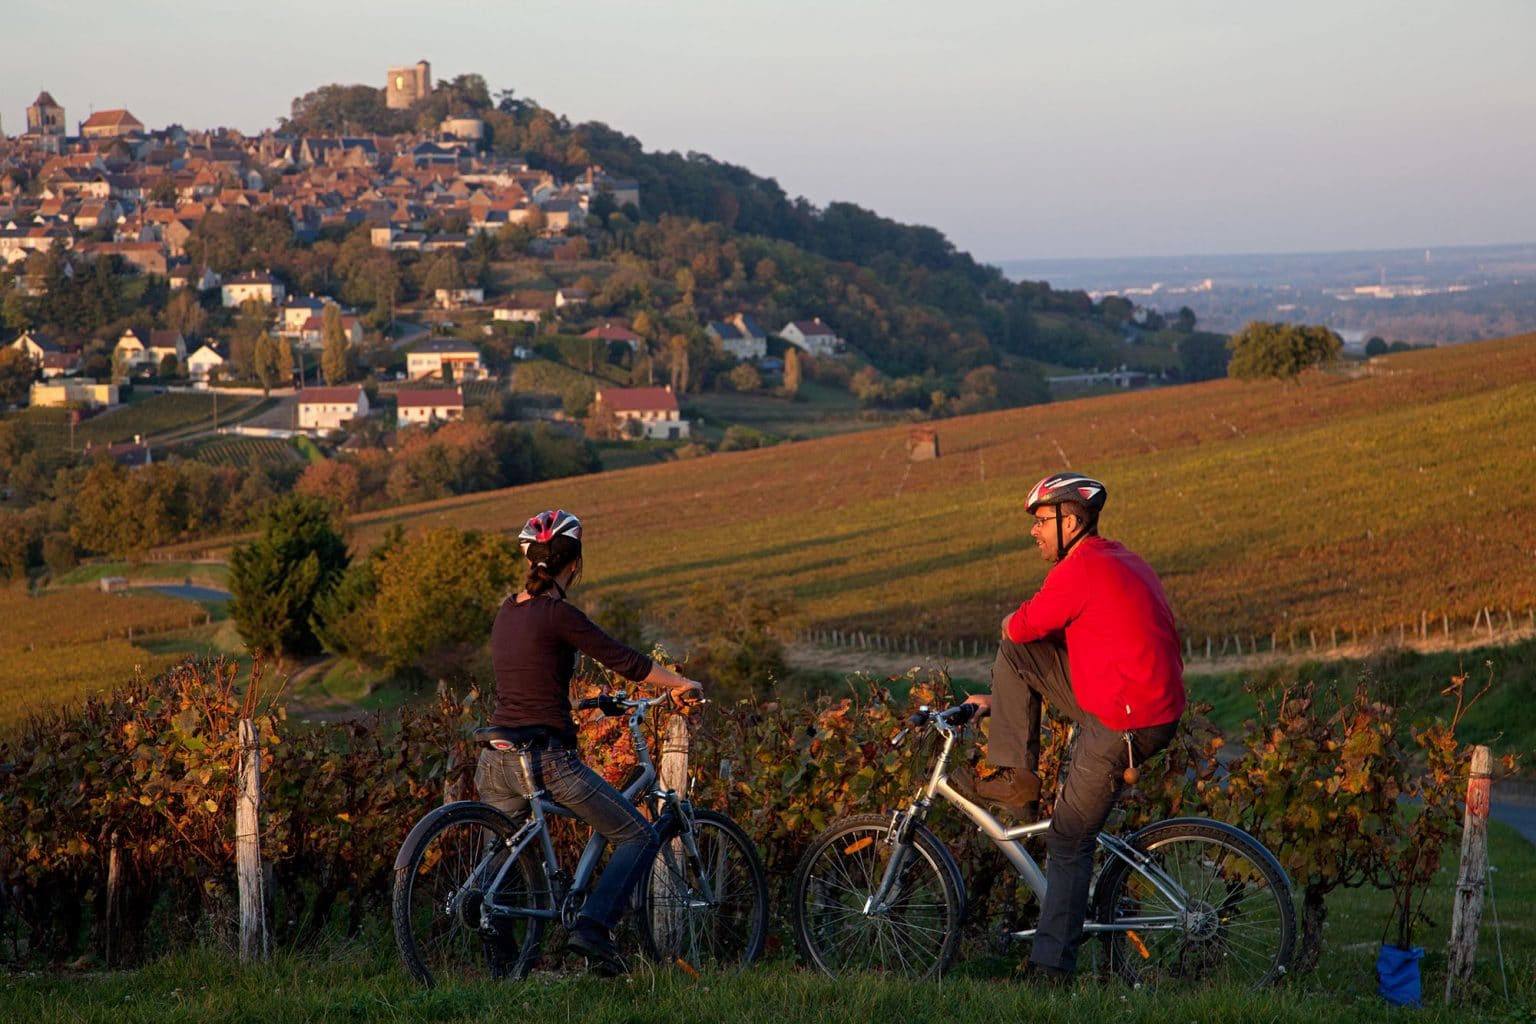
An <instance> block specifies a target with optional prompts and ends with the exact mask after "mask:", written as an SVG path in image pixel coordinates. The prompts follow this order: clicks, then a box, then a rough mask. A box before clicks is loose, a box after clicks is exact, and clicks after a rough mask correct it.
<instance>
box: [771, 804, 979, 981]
mask: <svg viewBox="0 0 1536 1024" xmlns="http://www.w3.org/2000/svg"><path fill="white" fill-rule="evenodd" d="M898 856H899V857H900V858H901V861H900V863H899V864H898V865H897V870H896V874H895V877H894V878H893V879H891V884H890V885H889V887H888V889H887V891H886V892H885V893H884V894H883V897H882V899H881V900H880V902H879V904H878V905H875V904H874V899H875V897H876V895H877V893H878V892H879V890H880V886H881V883H882V881H884V880H885V879H886V875H887V873H888V872H889V868H890V864H891V858H892V857H898ZM794 915H795V941H796V943H797V944H798V945H799V947H800V953H801V955H802V956H803V957H805V958H806V959H807V960H809V961H810V962H811V963H813V964H815V965H816V967H817V968H819V969H820V970H822V971H824V972H826V973H827V974H830V975H833V976H834V977H835V976H837V975H841V974H847V973H849V972H853V971H871V970H872V971H886V972H889V973H893V974H902V975H906V976H908V977H913V978H925V977H935V978H936V977H938V976H939V975H941V974H943V973H944V972H945V971H946V970H948V969H949V967H950V965H951V964H952V963H953V962H954V959H955V953H956V950H957V949H958V948H959V944H960V925H961V922H962V920H963V919H964V917H965V884H964V882H963V881H962V880H961V878H960V869H959V867H958V866H957V865H956V864H955V861H954V858H953V857H951V856H950V854H949V851H948V850H947V849H945V848H944V844H943V843H940V842H939V840H938V839H937V838H936V837H935V836H934V834H933V833H932V832H930V831H928V829H926V828H924V827H922V826H917V827H915V828H913V829H912V830H911V841H910V842H909V843H907V844H905V845H902V846H897V845H894V844H893V843H892V841H891V821H890V819H889V818H886V817H883V816H881V815H878V814H864V815H858V816H856V817H852V818H845V819H843V820H842V821H839V822H834V823H833V825H832V826H831V827H830V828H828V829H827V831H825V832H823V833H822V834H821V836H820V837H819V838H818V839H817V840H816V841H815V842H813V843H812V844H811V847H810V849H809V850H807V851H806V854H805V857H804V859H803V860H802V861H801V862H800V867H799V870H798V871H796V873H795V887H794Z"/></svg>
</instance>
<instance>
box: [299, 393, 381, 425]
mask: <svg viewBox="0 0 1536 1024" xmlns="http://www.w3.org/2000/svg"><path fill="white" fill-rule="evenodd" d="M367 415H368V393H367V392H366V391H364V390H363V389H362V388H360V387H341V388H305V389H304V390H303V391H300V392H299V429H300V430H339V429H341V428H342V427H343V426H345V425H346V424H347V423H350V422H351V421H352V420H355V419H361V418H362V417H364V416H367Z"/></svg>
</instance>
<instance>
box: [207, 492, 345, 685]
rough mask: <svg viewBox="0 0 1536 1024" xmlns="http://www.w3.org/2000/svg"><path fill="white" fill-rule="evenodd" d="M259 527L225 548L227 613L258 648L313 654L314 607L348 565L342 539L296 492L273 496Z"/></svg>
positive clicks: (320, 510)
mask: <svg viewBox="0 0 1536 1024" xmlns="http://www.w3.org/2000/svg"><path fill="white" fill-rule="evenodd" d="M260 530H261V536H259V537H258V538H257V539H256V540H254V541H252V542H251V543H250V544H247V545H245V546H243V547H237V548H235V549H234V551H233V552H231V554H230V560H229V565H230V571H229V589H230V594H231V595H232V597H231V600H230V606H229V612H230V617H231V618H233V619H234V622H235V626H236V627H237V628H238V629H239V631H240V636H241V638H243V639H244V640H245V642H246V645H247V646H248V647H250V649H251V650H252V651H254V652H256V653H258V654H263V655H271V656H275V657H279V658H282V657H287V656H289V655H305V654H315V653H318V652H319V650H320V642H319V639H318V638H317V637H316V635H315V629H314V625H313V622H312V619H313V618H314V616H315V605H316V602H317V601H318V600H319V599H320V597H321V596H322V595H323V594H324V593H325V592H326V591H327V590H329V589H330V588H331V587H333V586H334V585H335V583H336V580H337V579H338V578H339V577H340V576H341V574H342V573H343V572H344V571H345V570H346V568H347V565H348V561H349V559H348V557H347V544H346V541H345V540H343V539H342V536H341V534H340V533H339V532H338V531H337V529H336V527H335V525H334V524H333V523H332V521H331V510H330V508H329V506H327V505H326V503H325V502H323V501H320V500H318V499H315V498H308V497H304V496H302V495H297V494H289V495H287V496H285V497H283V498H280V499H278V500H277V501H276V502H274V503H273V505H272V506H271V508H269V509H268V510H267V513H266V515H264V516H263V517H262V521H261V525H260Z"/></svg>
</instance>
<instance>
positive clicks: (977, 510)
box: [197, 335, 1536, 643]
mask: <svg viewBox="0 0 1536 1024" xmlns="http://www.w3.org/2000/svg"><path fill="white" fill-rule="evenodd" d="M938 432H939V442H940V448H941V452H942V457H941V458H939V459H938V460H936V461H930V462H914V461H911V460H910V459H909V458H908V455H907V444H906V442H907V430H906V428H888V429H881V430H876V431H870V432H867V433H862V434H856V435H848V436H842V437H834V438H827V439H822V440H814V441H806V442H802V443H797V444H792V445H782V446H779V447H775V448H769V449H759V450H754V451H746V452H737V453H729V454H718V455H714V456H711V457H708V458H703V459H696V460H688V461H681V462H675V463H668V464H665V465H659V466H647V467H639V468H634V469H626V470H619V471H615V472H610V473H604V474H599V475H596V476H589V477H579V478H572V479H565V480H559V481H552V482H548V483H542V484H537V485H531V486H527V487H521V488H514V489H510V490H504V491H496V492H490V493H484V494H477V495H472V496H464V497H460V498H454V499H448V500H444V501H439V502H434V503H430V504H424V505H416V506H410V507H402V508H397V509H393V510H390V511H388V512H381V513H374V514H371V515H367V516H363V517H359V518H358V519H356V520H354V524H353V526H354V531H355V532H354V544H355V548H356V549H357V550H366V548H367V547H368V546H370V545H371V544H372V543H375V542H377V541H378V539H379V538H380V537H381V536H382V535H383V532H384V531H385V529H387V528H388V527H389V526H390V525H392V524H394V523H400V524H402V525H404V526H405V527H406V529H407V530H408V531H409V530H410V529H413V528H417V527H425V526H431V525H452V526H456V527H460V528H477V529H494V530H508V531H515V530H516V529H517V528H518V527H519V526H520V525H521V523H522V521H523V520H524V519H525V518H526V517H527V516H528V515H530V514H531V513H533V512H536V511H539V510H540V509H543V508H545V507H550V506H563V507H565V508H568V509H571V510H573V511H576V512H577V513H579V514H580V515H581V516H582V517H583V519H584V521H585V522H586V524H587V538H588V548H587V550H588V558H587V563H588V564H587V575H586V582H585V583H584V585H583V586H584V589H585V590H587V592H588V593H595V594H598V595H602V594H604V593H610V592H614V591H622V592H624V593H626V594H628V595H629V596H631V597H633V598H634V599H636V600H637V601H639V602H640V603H641V604H642V605H644V606H645V607H647V609H648V610H650V611H651V612H653V613H665V612H666V611H668V610H669V609H671V608H674V607H676V605H677V603H678V602H679V600H680V598H681V597H682V596H683V595H685V594H686V592H687V591H688V589H689V588H690V587H691V586H692V585H694V584H699V583H705V584H708V583H719V584H723V585H724V586H725V587H726V588H727V590H728V592H729V591H734V590H739V589H743V588H748V587H755V588H760V589H764V590H770V591H774V592H777V593H779V594H780V595H782V596H785V597H787V598H789V599H790V608H791V611H790V613H789V616H788V618H787V620H786V625H792V626H796V627H802V628H803V627H834V626H835V627H839V628H844V629H850V628H851V629H863V630H871V631H875V632H880V633H884V634H890V635H916V636H920V637H925V638H928V639H930V640H932V639H938V638H948V639H963V638H990V637H991V636H993V635H994V630H995V625H994V624H995V623H996V622H997V621H998V620H999V618H1000V617H1001V615H1002V614H1003V613H1004V612H1005V611H1006V610H1008V609H1009V608H1011V607H1012V605H1013V604H1014V603H1015V602H1016V601H1017V600H1018V598H1019V597H1020V596H1022V595H1024V594H1027V593H1028V592H1029V591H1030V590H1031V589H1032V588H1033V587H1034V586H1036V585H1037V584H1038V582H1039V581H1040V579H1041V578H1042V576H1043V572H1044V565H1043V563H1041V562H1040V561H1039V559H1038V557H1037V556H1036V554H1035V552H1034V550H1033V548H1032V546H1031V545H1029V543H1028V537H1027V530H1026V525H1027V524H1026V520H1025V514H1024V511H1023V509H1022V507H1021V505H1020V502H1021V501H1022V497H1023V494H1024V492H1025V491H1026V490H1027V488H1028V487H1029V485H1030V484H1031V483H1033V482H1034V480H1036V479H1037V478H1039V477H1040V476H1042V475H1043V474H1045V473H1047V472H1049V471H1051V470H1054V469H1058V468H1061V467H1064V466H1071V467H1072V468H1074V469H1077V470H1080V471H1085V472H1090V473H1093V474H1095V475H1097V476H1099V477H1101V478H1102V479H1104V480H1105V481H1106V482H1107V483H1108V485H1109V489H1110V502H1109V505H1108V508H1107V511H1106V513H1105V516H1104V520H1103V523H1102V527H1103V532H1104V533H1105V535H1106V536H1110V537H1113V538H1116V539H1119V540H1123V541H1125V542H1126V543H1128V544H1129V545H1130V546H1131V547H1133V548H1135V549H1136V550H1138V551H1140V552H1141V553H1142V554H1144V555H1145V556H1146V557H1147V558H1148V560H1149V561H1150V562H1151V563H1152V564H1153V565H1154V566H1155V567H1157V568H1158V570H1159V571H1160V572H1161V574H1162V576H1163V579H1164V582H1165V584H1166V586H1167V588H1168V591H1169V595H1170V598H1171V600H1172V602H1173V605H1174V608H1175V611H1176V612H1177V613H1178V615H1179V617H1180V621H1181V626H1182V628H1183V629H1184V631H1185V633H1186V636H1188V637H1191V638H1193V639H1194V641H1195V642H1197V643H1198V642H1199V640H1200V638H1203V637H1205V636H1210V635H1214V636H1218V637H1220V636H1224V635H1227V634H1248V635H1262V636H1264V637H1266V638H1268V637H1269V635H1270V634H1271V633H1279V634H1280V635H1281V636H1292V635H1296V634H1301V635H1305V634H1306V633H1307V632H1308V631H1311V630H1317V631H1321V632H1324V633H1326V632H1327V631H1331V630H1334V629H1338V630H1344V631H1354V630H1359V631H1363V632H1367V633H1369V632H1371V631H1374V630H1380V631H1383V632H1386V631H1390V630H1396V629H1398V628H1399V627H1401V628H1404V629H1409V630H1416V629H1418V628H1420V626H1421V625H1425V624H1432V625H1434V626H1435V627H1436V628H1437V629H1438V628H1439V627H1440V626H1441V625H1442V624H1443V623H1449V624H1450V625H1451V626H1452V627H1453V628H1460V629H1462V630H1465V629H1467V628H1468V627H1469V626H1470V624H1471V622H1472V620H1473V617H1474V615H1479V614H1481V613H1482V612H1483V610H1484V609H1494V610H1496V611H1497V613H1498V615H1499V621H1500V624H1501V625H1502V624H1504V623H1505V621H1507V620H1508V621H1515V622H1516V623H1517V624H1519V623H1523V622H1524V621H1526V620H1527V619H1528V618H1529V617H1530V616H1531V614H1532V611H1531V610H1532V609H1533V607H1536V571H1533V568H1536V472H1533V470H1536V335H1524V336H1520V337H1516V338H1510V339H1504V340H1500V341H1493V342H1483V343H1478V344H1473V345H1463V346H1457V347H1454V348H1443V349H1436V350H1425V351H1418V352H1411V353H1402V354H1398V355H1393V356H1390V357H1385V358H1382V359H1377V360H1374V361H1372V362H1370V363H1368V364H1365V365H1363V366H1354V367H1350V368H1347V369H1345V370H1343V371H1340V372H1338V373H1334V374H1329V375H1324V376H1313V377H1311V378H1309V379H1307V380H1306V381H1305V382H1304V383H1302V384H1299V385H1282V384H1279V383H1264V384H1244V383H1240V382H1237V381H1228V380H1223V381H1213V382H1208V383H1203V384H1196V385H1189V386H1184V387H1177V388H1166V389H1162V390H1155V391H1145V392H1137V393H1128V394H1123V395H1112V396H1107V397H1100V398H1091V399H1083V400H1078V401H1072V402H1061V403H1056V404H1051V405H1047V406H1037V407H1029V408H1023V409H1014V410H1008V411H1003V412H996V413H989V414H985V415H979V416H972V417H963V418H956V419H952V420H945V421H941V422H940V423H939V424H938ZM197 547H199V548H202V547H207V545H197Z"/></svg>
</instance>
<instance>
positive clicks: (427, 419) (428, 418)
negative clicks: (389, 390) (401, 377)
mask: <svg viewBox="0 0 1536 1024" xmlns="http://www.w3.org/2000/svg"><path fill="white" fill-rule="evenodd" d="M463 416H464V389H463V388H431V389H418V390H414V391H397V392H396V393H395V419H396V420H397V422H398V423H399V424H400V426H402V427H403V426H407V425H408V424H413V423H420V424H427V423H431V422H433V421H434V420H436V421H438V422H442V423H446V422H448V421H449V420H457V419H462V418H463Z"/></svg>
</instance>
